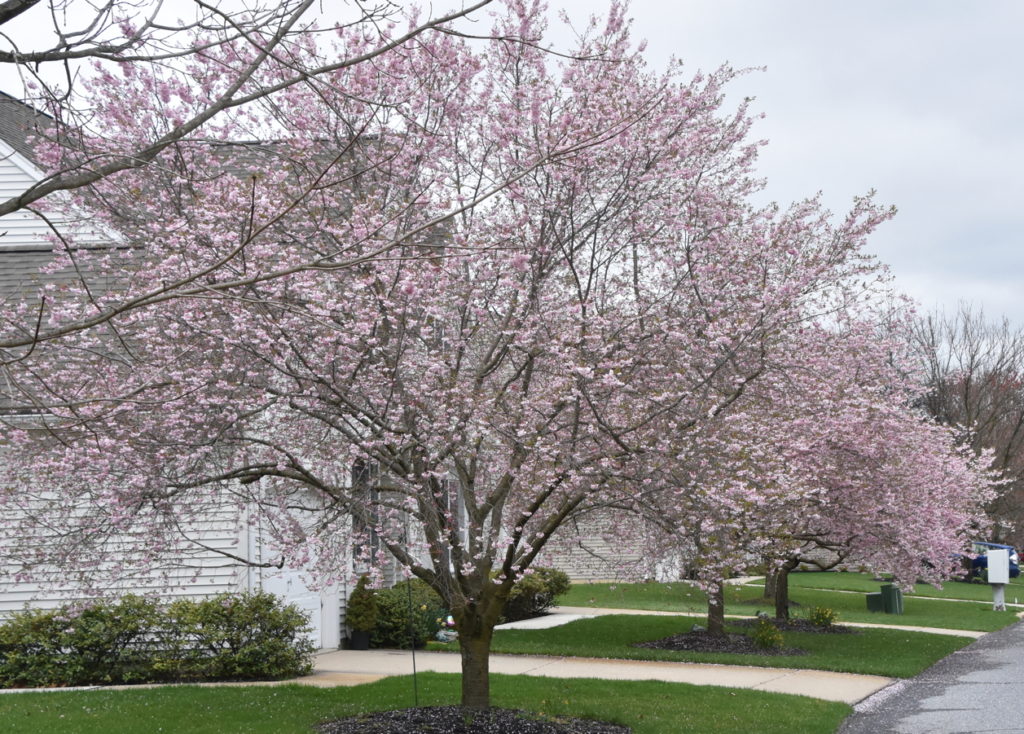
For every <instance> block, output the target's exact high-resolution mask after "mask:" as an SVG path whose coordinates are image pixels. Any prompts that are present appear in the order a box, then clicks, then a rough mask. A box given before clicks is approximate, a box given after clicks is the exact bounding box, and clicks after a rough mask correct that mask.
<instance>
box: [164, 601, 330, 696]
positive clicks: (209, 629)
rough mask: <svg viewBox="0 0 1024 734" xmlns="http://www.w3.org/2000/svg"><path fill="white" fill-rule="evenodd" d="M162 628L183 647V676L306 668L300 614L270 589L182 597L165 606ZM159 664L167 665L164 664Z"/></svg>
mask: <svg viewBox="0 0 1024 734" xmlns="http://www.w3.org/2000/svg"><path fill="white" fill-rule="evenodd" d="M167 611H168V614H167V616H168V628H169V629H171V630H173V631H174V633H175V636H176V637H177V638H178V645H177V646H176V647H177V650H180V651H182V652H184V657H183V662H185V663H187V664H186V665H185V666H184V667H183V669H182V671H181V672H182V674H183V676H184V677H189V678H207V679H217V680H223V679H231V680H255V679H273V678H288V677H292V676H296V675H305V674H306V673H308V672H309V671H310V670H312V667H313V665H312V655H313V652H314V646H313V643H312V642H311V641H310V640H309V638H308V637H307V636H306V635H307V633H308V632H309V631H310V627H309V621H308V620H307V619H306V616H305V615H304V614H303V613H302V612H301V611H299V609H298V608H297V607H295V606H294V605H290V604H289V605H283V604H282V603H281V602H280V600H279V599H278V598H277V597H276V596H274V595H273V594H267V593H264V592H257V593H251V594H220V595H218V596H215V597H212V598H210V599H202V600H199V601H194V600H191V599H182V600H179V601H176V602H174V603H173V604H171V605H170V607H169V608H168V610H167ZM164 667H165V669H167V666H166V664H165V666H164Z"/></svg>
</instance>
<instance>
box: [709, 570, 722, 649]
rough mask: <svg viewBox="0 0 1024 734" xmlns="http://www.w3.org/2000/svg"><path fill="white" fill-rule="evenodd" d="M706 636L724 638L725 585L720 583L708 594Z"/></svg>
mask: <svg viewBox="0 0 1024 734" xmlns="http://www.w3.org/2000/svg"><path fill="white" fill-rule="evenodd" d="M708 634H709V635H713V636H715V637H724V636H725V584H724V583H722V582H719V583H718V584H717V585H716V586H715V588H714V589H713V590H712V591H711V592H710V593H709V594H708Z"/></svg>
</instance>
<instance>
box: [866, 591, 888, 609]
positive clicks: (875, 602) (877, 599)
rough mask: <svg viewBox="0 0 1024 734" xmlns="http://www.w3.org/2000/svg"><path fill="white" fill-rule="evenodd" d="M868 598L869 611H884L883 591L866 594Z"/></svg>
mask: <svg viewBox="0 0 1024 734" xmlns="http://www.w3.org/2000/svg"><path fill="white" fill-rule="evenodd" d="M865 596H866V597H867V598H868V611H869V612H884V611H885V605H884V604H883V603H882V592H881V591H876V592H874V593H871V594H865Z"/></svg>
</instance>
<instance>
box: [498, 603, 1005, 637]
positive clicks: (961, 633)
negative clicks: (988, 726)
mask: <svg viewBox="0 0 1024 734" xmlns="http://www.w3.org/2000/svg"><path fill="white" fill-rule="evenodd" d="M551 612H552V613H551V614H549V615H547V616H544V617H536V618H534V619H527V620H524V621H523V622H516V623H514V625H515V626H514V627H513V625H508V627H510V628H514V629H544V628H545V627H556V626H558V625H559V624H566V623H567V622H569V621H574V620H576V619H585V618H587V617H600V616H602V615H605V614H637V615H657V616H664V617H694V618H696V619H701V618H703V617H704V616H706V615H705V614H704V613H703V612H655V611H649V610H646V609H603V608H598V607H554V608H553V609H552V610H551ZM560 615H565V616H566V617H571V619H568V620H566V621H561V619H560ZM725 618H726V619H755V617H753V616H752V615H751V616H747V615H741V614H727V615H725ZM549 619H550V620H551V621H550V622H548V623H545V622H546V621H547V620H549ZM531 622H533V623H536V625H535V626H527V623H531ZM840 624H842V625H844V626H846V627H863V628H865V629H899V630H906V631H908V632H926V633H930V634H933V635H951V636H953V637H970V638H971V639H974V640H976V639H978V638H979V637H983V636H984V635H985V634H986V633H985V632H978V631H976V630H955V629H947V628H945V627H917V626H914V625H905V624H882V623H878V624H876V623H874V622H841V623H840ZM519 625H522V626H519ZM502 629H504V627H502Z"/></svg>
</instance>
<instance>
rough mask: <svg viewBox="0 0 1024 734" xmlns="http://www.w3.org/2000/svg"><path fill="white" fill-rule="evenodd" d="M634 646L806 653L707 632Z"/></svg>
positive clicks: (665, 648) (766, 653) (772, 653)
mask: <svg viewBox="0 0 1024 734" xmlns="http://www.w3.org/2000/svg"><path fill="white" fill-rule="evenodd" d="M634 647H646V648H650V649H653V650H685V651H687V652H731V653H736V654H738V655H806V654H807V653H806V652H805V651H804V650H798V649H797V648H792V647H790V648H783V649H781V650H766V649H764V648H763V647H758V646H757V645H755V644H754V641H753V640H752V639H750V638H749V637H747V636H746V635H723V636H717V635H709V634H708V633H707V632H703V631H698V632H684V633H682V634H679V635H672V636H671V637H665V638H663V639H660V640H651V641H650V642H638V643H636V644H635V645H634Z"/></svg>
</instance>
